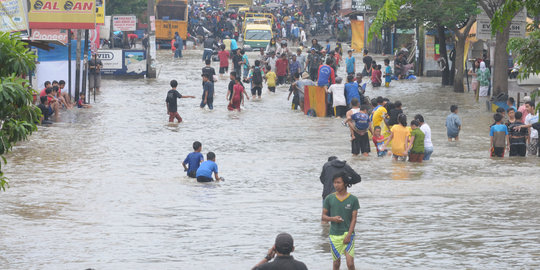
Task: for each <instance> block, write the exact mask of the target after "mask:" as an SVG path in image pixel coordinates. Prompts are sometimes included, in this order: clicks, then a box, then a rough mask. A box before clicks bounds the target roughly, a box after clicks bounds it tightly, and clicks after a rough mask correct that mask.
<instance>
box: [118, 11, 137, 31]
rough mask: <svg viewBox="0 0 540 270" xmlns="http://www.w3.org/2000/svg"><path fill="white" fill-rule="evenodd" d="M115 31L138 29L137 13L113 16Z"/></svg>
mask: <svg viewBox="0 0 540 270" xmlns="http://www.w3.org/2000/svg"><path fill="white" fill-rule="evenodd" d="M112 25H113V31H135V30H137V17H136V16H135V15H127V16H113V18H112Z"/></svg>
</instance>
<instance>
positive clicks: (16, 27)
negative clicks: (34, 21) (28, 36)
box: [0, 0, 28, 32]
mask: <svg viewBox="0 0 540 270" xmlns="http://www.w3.org/2000/svg"><path fill="white" fill-rule="evenodd" d="M25 3H26V1H19V0H1V1H0V18H1V19H2V20H1V21H0V31H2V32H19V31H27V30H28V19H27V18H26V14H27V11H26V5H25Z"/></svg>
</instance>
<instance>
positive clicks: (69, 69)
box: [67, 29, 73, 101]
mask: <svg viewBox="0 0 540 270" xmlns="http://www.w3.org/2000/svg"><path fill="white" fill-rule="evenodd" d="M67 31H68V93H69V100H70V101H71V97H72V96H73V95H71V40H72V39H73V37H72V36H71V29H68V30H67Z"/></svg>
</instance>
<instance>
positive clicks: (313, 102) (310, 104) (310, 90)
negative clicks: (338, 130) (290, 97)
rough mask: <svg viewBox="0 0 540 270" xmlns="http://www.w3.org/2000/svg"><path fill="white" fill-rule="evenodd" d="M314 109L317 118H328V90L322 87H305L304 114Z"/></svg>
mask: <svg viewBox="0 0 540 270" xmlns="http://www.w3.org/2000/svg"><path fill="white" fill-rule="evenodd" d="M311 109H313V110H314V111H315V114H316V115H317V117H326V90H325V89H324V87H320V86H305V87H304V114H308V111H310V110H311Z"/></svg>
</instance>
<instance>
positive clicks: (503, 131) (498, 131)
mask: <svg viewBox="0 0 540 270" xmlns="http://www.w3.org/2000/svg"><path fill="white" fill-rule="evenodd" d="M493 120H495V125H493V126H491V129H490V131H489V136H490V137H491V156H492V157H504V152H505V149H506V148H507V147H510V140H509V137H508V127H507V126H506V125H505V124H503V123H502V120H503V116H502V115H500V114H498V113H497V114H495V115H493Z"/></svg>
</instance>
